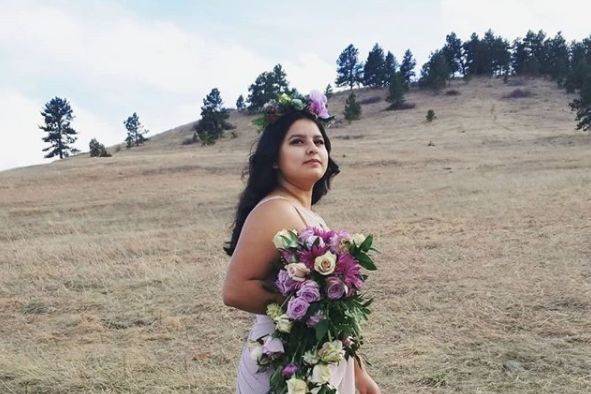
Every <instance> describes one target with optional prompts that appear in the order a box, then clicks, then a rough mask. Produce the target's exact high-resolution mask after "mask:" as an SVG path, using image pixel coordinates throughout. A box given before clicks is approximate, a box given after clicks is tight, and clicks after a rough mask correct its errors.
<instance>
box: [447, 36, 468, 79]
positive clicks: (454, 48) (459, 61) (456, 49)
mask: <svg viewBox="0 0 591 394" xmlns="http://www.w3.org/2000/svg"><path fill="white" fill-rule="evenodd" d="M442 51H443V55H444V56H445V60H446V61H447V64H448V66H449V72H450V74H451V76H453V75H454V74H455V73H458V72H459V73H461V74H464V73H465V68H466V66H465V64H464V56H463V52H462V40H460V39H459V38H458V37H457V36H456V33H454V32H451V33H449V34H448V35H447V36H446V37H445V45H444V46H443V49H442Z"/></svg>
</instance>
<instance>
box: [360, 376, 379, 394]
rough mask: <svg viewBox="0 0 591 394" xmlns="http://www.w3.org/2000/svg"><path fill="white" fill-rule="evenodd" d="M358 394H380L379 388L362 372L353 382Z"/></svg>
mask: <svg viewBox="0 0 591 394" xmlns="http://www.w3.org/2000/svg"><path fill="white" fill-rule="evenodd" d="M355 383H356V386H357V390H359V394H381V393H382V392H381V391H380V388H379V387H378V385H377V384H376V382H374V380H373V379H372V378H371V376H369V375H368V374H367V372H364V373H363V374H361V376H360V377H359V379H357V380H356V381H355Z"/></svg>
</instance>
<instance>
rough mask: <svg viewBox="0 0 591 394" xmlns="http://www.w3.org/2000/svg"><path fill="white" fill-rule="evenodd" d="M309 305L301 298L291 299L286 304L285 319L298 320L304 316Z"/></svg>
mask: <svg viewBox="0 0 591 394" xmlns="http://www.w3.org/2000/svg"><path fill="white" fill-rule="evenodd" d="M309 306H310V304H309V303H308V301H306V300H305V299H303V298H300V297H297V298H292V299H291V300H289V302H288V303H287V317H289V318H290V319H292V320H300V319H301V318H303V317H304V316H306V312H307V311H308V307H309Z"/></svg>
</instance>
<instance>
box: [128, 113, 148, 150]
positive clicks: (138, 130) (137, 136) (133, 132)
mask: <svg viewBox="0 0 591 394" xmlns="http://www.w3.org/2000/svg"><path fill="white" fill-rule="evenodd" d="M123 125H124V126H125V129H126V130H127V137H126V138H125V142H126V146H127V149H129V148H131V147H132V146H139V145H141V144H143V143H144V142H145V141H147V140H148V138H146V137H144V135H146V134H148V133H149V130H146V129H144V126H143V125H142V124H141V123H140V118H139V116H138V115H137V113H135V112H134V113H133V115H131V116H130V117H128V118H127V119H125V120H124V121H123Z"/></svg>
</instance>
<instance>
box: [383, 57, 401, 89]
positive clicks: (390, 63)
mask: <svg viewBox="0 0 591 394" xmlns="http://www.w3.org/2000/svg"><path fill="white" fill-rule="evenodd" d="M397 68H398V63H397V62H396V57H395V56H394V54H393V53H392V52H390V51H388V54H387V55H386V60H385V62H384V81H383V82H382V86H388V85H389V84H390V81H391V80H392V78H394V74H396V70H397Z"/></svg>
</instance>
